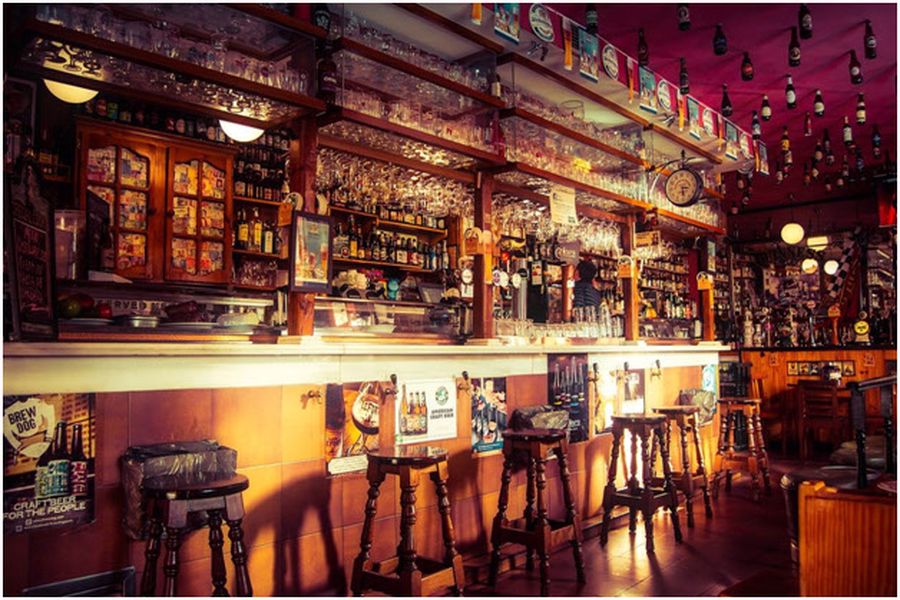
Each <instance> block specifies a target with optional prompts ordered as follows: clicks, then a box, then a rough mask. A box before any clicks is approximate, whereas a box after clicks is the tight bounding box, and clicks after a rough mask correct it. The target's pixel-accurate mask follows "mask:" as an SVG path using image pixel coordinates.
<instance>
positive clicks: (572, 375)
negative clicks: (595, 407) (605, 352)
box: [547, 354, 590, 442]
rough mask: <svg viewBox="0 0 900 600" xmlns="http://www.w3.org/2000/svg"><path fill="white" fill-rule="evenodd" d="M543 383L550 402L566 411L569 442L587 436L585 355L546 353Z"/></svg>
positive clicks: (579, 440) (586, 366) (580, 440)
mask: <svg viewBox="0 0 900 600" xmlns="http://www.w3.org/2000/svg"><path fill="white" fill-rule="evenodd" d="M547 373H548V377H547V384H548V388H549V389H548V399H549V401H550V404H552V405H553V406H558V407H560V408H563V409H565V410H566V411H568V413H569V441H570V442H583V441H584V440H586V439H588V424H589V422H588V417H589V414H590V413H589V411H588V364H587V354H550V355H548V356H547Z"/></svg>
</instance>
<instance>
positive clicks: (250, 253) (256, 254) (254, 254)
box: [231, 248, 290, 260]
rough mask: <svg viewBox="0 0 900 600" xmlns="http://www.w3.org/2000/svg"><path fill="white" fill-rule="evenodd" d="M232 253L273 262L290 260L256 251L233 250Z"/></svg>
mask: <svg viewBox="0 0 900 600" xmlns="http://www.w3.org/2000/svg"><path fill="white" fill-rule="evenodd" d="M231 253H232V254H237V255H238V256H252V257H254V258H269V259H272V260H287V259H288V258H290V257H289V256H281V255H278V254H269V253H268V252H257V251H255V250H241V249H240V248H232V249H231Z"/></svg>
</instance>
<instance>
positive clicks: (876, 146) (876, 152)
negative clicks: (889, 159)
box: [872, 125, 881, 158]
mask: <svg viewBox="0 0 900 600" xmlns="http://www.w3.org/2000/svg"><path fill="white" fill-rule="evenodd" d="M872 156H874V157H875V158H881V133H880V132H879V131H878V125H872Z"/></svg>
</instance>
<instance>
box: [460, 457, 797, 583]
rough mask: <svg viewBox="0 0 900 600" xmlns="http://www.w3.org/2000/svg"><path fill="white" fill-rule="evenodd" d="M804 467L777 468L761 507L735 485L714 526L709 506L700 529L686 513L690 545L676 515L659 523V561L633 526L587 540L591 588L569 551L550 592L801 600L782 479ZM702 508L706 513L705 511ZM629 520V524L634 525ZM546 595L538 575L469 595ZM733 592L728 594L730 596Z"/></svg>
mask: <svg viewBox="0 0 900 600" xmlns="http://www.w3.org/2000/svg"><path fill="white" fill-rule="evenodd" d="M798 466H799V463H796V462H786V461H773V465H772V467H773V472H772V495H771V496H765V495H763V496H762V500H761V502H760V503H759V504H757V503H754V502H752V501H751V500H750V479H749V477H746V476H745V477H743V478H741V479H739V480H737V481H735V483H734V487H733V489H732V492H731V494H730V495H727V494H725V492H724V489H723V490H722V493H721V494H720V496H719V499H718V500H714V501H713V510H714V511H715V516H714V517H713V518H712V519H707V518H706V517H705V516H704V514H703V503H702V501H700V502H699V503H696V502H695V505H694V514H695V518H696V525H695V527H694V528H693V529H689V528H688V527H687V526H686V523H685V518H684V516H683V515H684V512H683V510H681V511H680V513H679V514H680V515H682V517H681V528H682V531H683V532H684V542H683V543H681V544H678V543H676V542H675V540H674V537H673V534H672V527H671V522H670V521H669V518H668V514H667V513H664V511H663V510H659V511H658V512H657V514H656V517H655V518H654V529H655V536H654V537H655V540H656V554H655V555H651V556H648V555H647V552H646V550H645V547H644V528H643V524H642V523H641V522H640V521H639V522H638V530H637V533H635V534H634V535H631V534H629V532H628V527H627V525H626V526H624V527H618V528H617V529H614V530H613V531H611V532H610V536H609V543H608V545H607V547H606V548H605V549H602V548H600V546H599V540H598V538H597V537H596V536H594V537H590V538H588V539H587V540H585V544H584V551H585V571H586V573H587V583H586V584H582V585H579V584H578V583H577V581H576V579H575V568H574V565H573V562H572V553H571V550H570V549H568V548H563V549H560V550H558V551H557V552H555V553H554V554H553V556H552V557H551V562H550V566H551V571H550V573H551V582H550V593H551V594H552V595H553V596H718V595H721V594H723V592H725V594H726V595H741V596H797V595H799V593H798V592H799V587H798V583H797V579H796V575H795V572H794V570H793V568H792V566H791V562H790V551H789V544H788V537H787V531H786V527H785V522H786V516H785V511H784V500H783V495H782V492H781V487H780V486H779V480H780V478H781V474H782V473H783V472H784V471H786V470H791V469H794V468H797V467H798ZM698 504H699V507H698ZM626 521H627V519H626ZM539 590H540V582H539V578H538V572H537V569H535V571H534V572H533V573H529V572H527V571H525V570H524V569H515V570H512V571H508V572H506V573H503V574H501V576H500V578H499V581H498V584H497V587H496V588H495V589H494V590H492V589H491V588H489V587H486V586H482V585H470V586H468V587H467V588H466V595H484V596H533V595H537V594H538V592H539ZM726 590H727V591H726Z"/></svg>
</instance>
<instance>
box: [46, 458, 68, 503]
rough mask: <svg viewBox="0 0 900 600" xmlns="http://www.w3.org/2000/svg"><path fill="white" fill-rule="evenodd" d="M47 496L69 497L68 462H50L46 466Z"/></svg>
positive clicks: (63, 460) (62, 460)
mask: <svg viewBox="0 0 900 600" xmlns="http://www.w3.org/2000/svg"><path fill="white" fill-rule="evenodd" d="M47 479H48V490H47V491H48V492H49V493H48V496H50V497H52V496H68V495H69V460H68V459H57V460H51V461H50V464H49V465H47Z"/></svg>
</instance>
